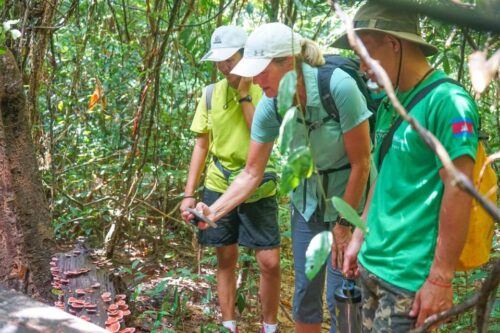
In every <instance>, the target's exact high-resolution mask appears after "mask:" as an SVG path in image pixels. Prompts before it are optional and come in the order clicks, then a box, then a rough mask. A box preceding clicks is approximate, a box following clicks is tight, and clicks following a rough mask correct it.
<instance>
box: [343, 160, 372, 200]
mask: <svg viewBox="0 0 500 333" xmlns="http://www.w3.org/2000/svg"><path fill="white" fill-rule="evenodd" d="M369 175H370V160H367V161H362V162H360V163H357V164H353V165H351V174H350V175H349V179H348V181H347V186H346V189H345V193H344V196H343V197H342V199H343V200H344V201H345V202H347V203H348V204H349V205H351V207H353V208H354V209H357V208H358V207H359V204H360V203H361V199H362V197H363V193H364V192H365V189H366V183H367V181H368V176H369Z"/></svg>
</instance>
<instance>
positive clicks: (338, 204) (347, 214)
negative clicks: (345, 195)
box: [331, 197, 368, 234]
mask: <svg viewBox="0 0 500 333" xmlns="http://www.w3.org/2000/svg"><path fill="white" fill-rule="evenodd" d="M331 200H332V204H333V207H335V209H336V210H337V211H338V212H339V214H340V215H342V216H343V217H344V218H346V220H347V221H349V222H350V223H352V224H353V225H354V226H355V227H357V228H359V229H361V231H363V233H364V234H366V233H368V229H367V228H366V225H365V223H364V222H363V220H362V219H361V217H360V216H359V215H358V213H357V212H356V211H355V210H354V208H352V207H351V205H349V204H348V203H347V202H345V201H344V200H342V198H339V197H333V198H332V199H331Z"/></svg>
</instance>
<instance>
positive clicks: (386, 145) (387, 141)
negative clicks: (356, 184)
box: [378, 77, 461, 170]
mask: <svg viewBox="0 0 500 333" xmlns="http://www.w3.org/2000/svg"><path fill="white" fill-rule="evenodd" d="M445 82H448V83H453V84H456V85H459V86H461V84H460V83H458V82H457V81H455V80H453V79H451V78H448V77H446V78H442V79H439V80H437V81H434V82H432V83H431V84H429V85H428V86H425V87H424V88H422V90H420V91H419V92H418V93H417V94H416V95H415V96H414V97H413V98H412V99H411V101H410V102H409V103H408V105H407V106H406V107H405V109H406V112H407V113H410V111H411V110H412V109H413V107H414V106H415V105H417V104H418V102H420V101H421V100H422V99H424V97H425V96H427V94H428V93H430V92H431V91H432V90H433V89H434V88H436V87H437V86H439V85H440V84H442V83H445ZM402 122H403V118H402V117H401V116H400V117H398V119H396V121H395V122H394V124H392V126H391V128H390V129H389V132H387V134H386V135H385V136H384V140H383V141H382V143H381V144H380V150H379V155H378V156H379V157H378V169H379V170H380V168H381V166H382V162H383V161H384V158H385V156H386V155H387V153H388V152H389V149H390V148H391V145H392V139H393V138H394V133H396V130H397V129H398V127H399V125H401V123H402Z"/></svg>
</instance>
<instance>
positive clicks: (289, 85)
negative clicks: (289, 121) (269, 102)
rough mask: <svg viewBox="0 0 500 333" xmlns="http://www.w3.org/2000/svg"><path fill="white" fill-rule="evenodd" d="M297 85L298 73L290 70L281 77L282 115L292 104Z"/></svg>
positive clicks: (279, 104) (279, 98)
mask: <svg viewBox="0 0 500 333" xmlns="http://www.w3.org/2000/svg"><path fill="white" fill-rule="evenodd" d="M296 86H297V73H295V71H289V72H288V73H286V74H285V75H284V76H283V78H282V79H281V81H280V85H279V88H278V113H279V114H280V115H281V116H283V115H284V114H285V112H286V111H287V110H288V109H289V108H290V107H291V106H292V103H293V96H294V95H295V89H296Z"/></svg>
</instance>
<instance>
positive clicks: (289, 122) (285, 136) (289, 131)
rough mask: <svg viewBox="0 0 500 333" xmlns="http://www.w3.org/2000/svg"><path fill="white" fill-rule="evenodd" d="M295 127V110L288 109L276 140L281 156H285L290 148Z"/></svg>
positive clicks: (293, 108)
mask: <svg viewBox="0 0 500 333" xmlns="http://www.w3.org/2000/svg"><path fill="white" fill-rule="evenodd" d="M296 125H297V108H296V107H292V108H290V109H289V110H288V111H287V112H286V114H285V117H284V118H283V122H282V123H281V127H280V136H279V139H278V144H279V149H280V153H281V154H285V153H286V152H287V150H288V148H289V147H290V142H291V141H292V139H293V137H294V134H295V126H296Z"/></svg>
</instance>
